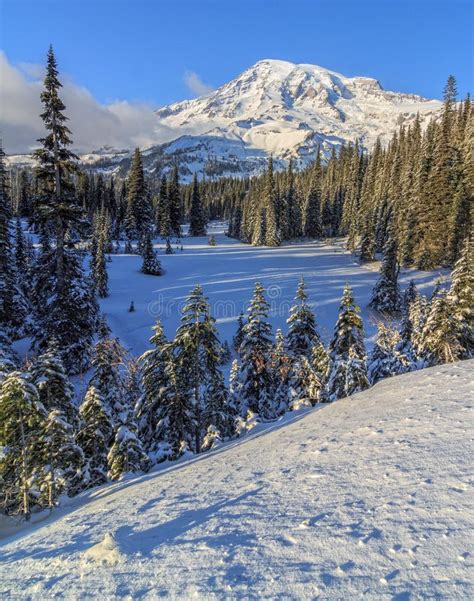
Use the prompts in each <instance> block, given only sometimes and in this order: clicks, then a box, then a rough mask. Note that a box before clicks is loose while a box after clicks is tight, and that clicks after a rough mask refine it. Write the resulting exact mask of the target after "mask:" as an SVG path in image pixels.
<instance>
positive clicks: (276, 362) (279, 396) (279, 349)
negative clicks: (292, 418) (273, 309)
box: [271, 328, 291, 415]
mask: <svg viewBox="0 0 474 601" xmlns="http://www.w3.org/2000/svg"><path fill="white" fill-rule="evenodd" d="M271 370H272V380H273V389H274V404H275V408H276V413H277V414H278V415H283V413H285V411H287V410H288V401H289V398H290V391H289V385H288V380H289V373H290V371H291V359H290V357H289V356H288V352H287V349H286V340H285V337H284V335H283V332H282V331H281V329H280V328H278V329H277V331H276V332H275V343H274V345H273V348H272V351H271Z"/></svg>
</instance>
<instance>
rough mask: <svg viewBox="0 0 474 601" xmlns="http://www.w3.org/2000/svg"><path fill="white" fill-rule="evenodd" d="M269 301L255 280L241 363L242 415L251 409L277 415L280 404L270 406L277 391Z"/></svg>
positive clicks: (266, 415) (268, 416) (254, 411)
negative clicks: (274, 388) (273, 368)
mask: <svg viewBox="0 0 474 601" xmlns="http://www.w3.org/2000/svg"><path fill="white" fill-rule="evenodd" d="M268 310H269V305H268V302H267V301H266V299H265V295H264V289H263V286H262V285H261V283H260V282H257V283H256V284H255V291H254V295H253V298H252V300H251V302H250V305H249V307H248V315H247V323H246V324H245V326H244V329H243V333H244V338H243V340H242V344H241V345H240V356H241V366H240V374H239V381H240V385H241V391H240V395H241V411H242V413H241V416H242V417H244V418H245V417H246V416H247V413H248V412H251V413H253V414H258V415H260V417H261V418H262V419H263V420H265V419H274V418H275V416H276V407H269V406H268V402H269V397H270V395H271V393H272V392H273V390H272V388H273V382H272V372H271V357H270V354H271V349H272V330H271V326H270V324H269V323H268V321H267V317H268Z"/></svg>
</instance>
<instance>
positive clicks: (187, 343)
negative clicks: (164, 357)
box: [168, 285, 230, 453]
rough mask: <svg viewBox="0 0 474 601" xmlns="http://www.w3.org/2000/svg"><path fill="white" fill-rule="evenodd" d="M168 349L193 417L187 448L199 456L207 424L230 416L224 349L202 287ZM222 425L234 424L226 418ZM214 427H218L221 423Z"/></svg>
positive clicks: (223, 434)
mask: <svg viewBox="0 0 474 601" xmlns="http://www.w3.org/2000/svg"><path fill="white" fill-rule="evenodd" d="M168 348H169V352H170V353H171V355H172V358H171V362H172V363H173V364H174V372H175V377H176V386H177V387H178V388H179V390H180V395H181V396H182V397H183V398H185V399H186V402H187V408H188V414H189V416H190V432H189V433H188V440H187V444H188V447H189V449H190V450H192V451H193V452H196V453H199V452H200V451H201V446H202V442H203V438H204V436H205V435H206V433H207V429H208V427H209V426H210V425H211V424H210V423H207V421H206V420H207V419H208V418H209V416H210V415H215V414H216V413H217V412H219V413H220V414H222V415H224V414H227V413H228V406H227V398H226V395H225V394H224V391H223V390H222V387H223V380H222V376H221V372H220V370H219V360H220V357H221V353H222V346H221V343H220V342H219V339H218V337H217V330H216V327H215V320H214V318H213V317H212V316H211V315H210V308H209V303H208V301H207V299H206V298H205V296H204V294H203V291H202V288H201V286H199V285H198V286H195V288H194V289H193V290H192V292H191V294H190V295H189V297H188V298H187V301H186V304H185V306H184V307H183V309H182V317H181V323H180V326H179V327H178V329H177V331H176V336H175V338H174V340H173V341H172V342H171V343H170V345H169V347H168ZM211 403H212V411H211V408H210V404H211ZM208 405H209V406H208ZM220 422H221V424H224V423H226V424H227V423H230V422H227V421H226V420H224V419H223V418H222V419H220ZM212 425H213V426H214V427H217V426H218V424H217V423H214V424H212ZM229 435H230V432H229V431H222V432H221V433H220V435H219V436H220V437H221V438H225V437H227V436H229Z"/></svg>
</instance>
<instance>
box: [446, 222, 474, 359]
mask: <svg viewBox="0 0 474 601" xmlns="http://www.w3.org/2000/svg"><path fill="white" fill-rule="evenodd" d="M472 239H473V236H472V234H470V235H468V236H466V238H465V240H464V245H463V247H462V251H461V255H460V257H459V259H458V260H457V262H456V264H455V265H454V269H453V271H452V274H451V286H450V288H449V292H448V301H449V303H450V305H451V308H452V314H453V317H454V319H455V321H456V324H457V339H458V341H459V344H460V346H461V349H462V350H461V355H462V357H463V358H467V357H471V356H472V355H473V354H474V252H473V248H472V247H473V242H472Z"/></svg>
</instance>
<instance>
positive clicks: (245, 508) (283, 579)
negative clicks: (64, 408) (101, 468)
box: [0, 360, 474, 600]
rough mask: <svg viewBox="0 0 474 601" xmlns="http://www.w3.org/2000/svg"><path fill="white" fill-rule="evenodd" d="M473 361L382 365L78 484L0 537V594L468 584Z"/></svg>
mask: <svg viewBox="0 0 474 601" xmlns="http://www.w3.org/2000/svg"><path fill="white" fill-rule="evenodd" d="M473 368H474V360H471V361H465V362H461V363H457V364H454V365H445V366H442V367H436V368H431V369H427V370H423V371H420V372H415V373H411V374H407V375H404V376H399V377H396V378H391V379H388V380H384V381H382V382H381V383H379V384H377V385H376V386H375V387H374V388H372V389H371V390H369V391H366V392H364V393H361V394H358V395H355V396H353V397H350V398H348V399H343V400H341V401H337V402H335V403H333V404H331V405H327V406H324V407H323V408H321V409H318V410H312V411H310V412H309V413H306V414H295V415H293V416H291V415H290V416H289V418H288V417H287V418H286V421H285V420H282V421H281V422H277V423H275V424H272V425H270V426H269V431H267V432H263V433H262V432H260V433H257V434H254V435H253V436H249V437H247V438H246V439H243V440H241V441H235V442H233V443H230V444H228V445H227V446H225V447H222V448H221V449H218V450H216V451H214V452H212V453H210V454H206V455H202V456H199V457H197V458H195V459H193V460H190V461H187V462H181V463H176V464H172V465H170V466H169V467H165V468H162V470H161V471H156V472H154V473H151V474H148V475H146V476H141V477H137V478H135V479H128V480H125V481H123V482H119V483H116V484H110V485H106V486H104V487H102V488H99V489H95V490H93V491H90V492H88V493H86V494H83V495H82V496H80V497H78V498H76V499H74V500H73V501H72V505H71V506H70V507H69V508H63V509H60V510H58V511H57V512H55V513H53V514H52V515H51V516H50V517H49V518H48V519H47V520H46V521H44V522H43V523H40V524H35V525H31V526H30V527H29V529H28V530H25V531H23V532H21V533H18V534H16V535H14V536H11V537H10V538H8V539H5V540H4V541H2V542H3V544H2V546H1V547H0V548H1V552H0V596H1V597H2V598H7V599H8V598H12V597H14V598H22V599H26V598H28V599H36V598H38V599H39V598H45V597H47V598H50V597H53V596H60V597H62V598H67V599H78V598H95V599H97V598H99V599H105V598H107V599H111V598H117V597H127V598H133V599H137V598H145V599H146V598H148V599H156V598H158V597H162V596H170V597H172V598H179V599H190V598H193V597H197V598H205V599H215V598H216V599H222V598H230V599H234V598H246V599H248V598H282V599H283V598H285V599H287V598H293V599H294V598H323V599H327V598H330V599H355V598H358V597H361V596H362V595H363V596H364V598H370V599H398V600H402V599H411V598H421V597H426V598H444V599H454V598H456V599H462V598H466V599H467V598H473V596H474V586H473V583H472V577H471V579H470V571H469V570H470V563H471V557H472V556H471V555H470V553H471V551H470V549H469V531H470V529H472V527H473V525H474V523H473V522H474V519H473V517H474V516H473V513H474V512H473V504H472V488H471V484H472V481H471V480H470V478H469V473H470V467H469V462H470V461H469V460H470V457H472V451H473V449H472V441H471V440H470V438H469V434H468V432H469V429H470V427H471V428H472V412H471V409H472V405H473V401H474V391H473V378H472V373H473ZM471 567H472V566H471ZM471 575H472V571H471Z"/></svg>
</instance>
